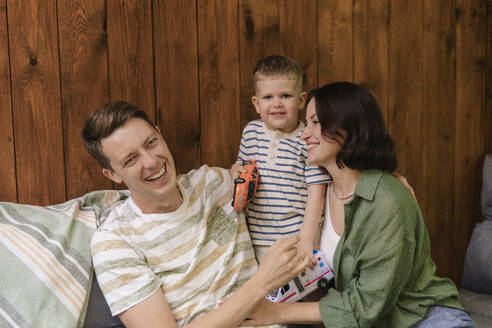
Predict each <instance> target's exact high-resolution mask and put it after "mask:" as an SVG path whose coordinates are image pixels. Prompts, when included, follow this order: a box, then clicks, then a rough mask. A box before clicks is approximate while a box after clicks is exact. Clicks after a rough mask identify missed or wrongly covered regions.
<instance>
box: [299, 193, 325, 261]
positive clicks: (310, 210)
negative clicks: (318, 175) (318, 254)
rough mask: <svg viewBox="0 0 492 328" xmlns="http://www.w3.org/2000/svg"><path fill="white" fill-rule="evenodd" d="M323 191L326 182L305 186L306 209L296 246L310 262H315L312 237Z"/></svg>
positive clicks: (318, 218)
mask: <svg viewBox="0 0 492 328" xmlns="http://www.w3.org/2000/svg"><path fill="white" fill-rule="evenodd" d="M325 193H326V184H312V185H309V186H308V187H307V201H306V210H305V214H304V221H303V223H302V228H301V232H300V234H299V236H300V239H301V240H300V241H299V243H298V246H297V248H298V250H299V253H301V255H303V254H306V255H308V257H309V258H310V259H311V263H312V264H316V261H315V259H314V255H313V248H314V238H315V236H316V231H317V229H318V226H319V221H320V219H321V214H322V212H323V207H324V204H325Z"/></svg>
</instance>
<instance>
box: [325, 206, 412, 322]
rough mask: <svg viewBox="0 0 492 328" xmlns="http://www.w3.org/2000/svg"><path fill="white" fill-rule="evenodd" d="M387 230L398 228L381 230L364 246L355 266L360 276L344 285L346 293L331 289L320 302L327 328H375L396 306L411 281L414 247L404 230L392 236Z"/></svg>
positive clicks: (398, 230) (400, 228)
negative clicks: (386, 246)
mask: <svg viewBox="0 0 492 328" xmlns="http://www.w3.org/2000/svg"><path fill="white" fill-rule="evenodd" d="M396 215H399V214H396ZM398 220H399V219H398V218H396V217H395V218H394V220H391V221H396V222H398ZM388 228H389V229H392V228H395V227H385V228H382V229H385V230H386V231H385V232H384V233H380V234H376V235H375V236H373V238H371V241H372V242H371V243H368V244H364V250H363V252H362V253H363V254H362V256H361V257H360V258H358V259H357V260H356V261H357V262H354V263H352V264H353V266H354V269H355V270H358V274H355V275H354V276H355V277H354V278H353V279H352V280H351V281H348V282H343V284H344V286H345V287H344V288H343V290H342V291H338V290H335V289H333V288H332V289H330V290H329V292H328V294H327V295H326V296H325V297H324V298H322V299H321V301H320V305H319V309H320V313H321V317H322V318H323V322H324V324H325V325H326V326H327V327H373V326H374V325H376V324H377V320H378V318H381V317H384V316H385V315H386V314H388V313H389V312H390V311H391V310H392V308H393V306H394V305H395V304H396V302H397V300H398V298H399V295H400V293H401V292H402V291H403V290H404V288H405V285H406V284H407V282H408V281H409V279H410V272H411V271H412V263H413V257H414V250H415V243H414V242H412V241H411V240H410V239H408V238H407V237H406V236H405V231H404V228H403V226H400V227H399V228H397V229H395V231H392V232H393V233H391V234H388V233H387V232H388V231H387V229H388ZM378 239H379V240H378ZM376 240H378V242H375V241H376ZM370 244H372V246H371V245H370ZM381 245H393V246H389V248H384V247H381ZM342 256H343V255H342Z"/></svg>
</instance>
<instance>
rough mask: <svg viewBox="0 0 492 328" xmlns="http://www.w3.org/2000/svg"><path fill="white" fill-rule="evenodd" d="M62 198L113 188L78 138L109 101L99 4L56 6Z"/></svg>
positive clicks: (87, 1)
mask: <svg viewBox="0 0 492 328" xmlns="http://www.w3.org/2000/svg"><path fill="white" fill-rule="evenodd" d="M58 21H59V35H60V36H59V39H60V70H61V73H62V74H61V90H62V107H63V130H64V141H65V142H64V153H65V161H66V166H65V168H66V178H67V197H68V198H69V199H72V198H75V197H79V196H80V195H83V194H85V193H87V192H90V191H94V190H103V189H111V188H113V183H112V182H111V181H110V180H109V179H107V178H106V177H104V176H103V175H102V173H101V167H100V165H99V164H98V163H97V162H96V161H95V160H94V159H92V158H91V157H90V155H89V154H88V153H87V151H86V150H85V149H84V147H83V145H82V141H81V137H80V133H81V131H82V129H83V126H84V123H85V119H86V118H87V116H88V115H89V113H90V112H92V111H93V110H94V109H95V108H96V107H98V106H100V105H102V104H104V103H107V102H108V101H109V85H108V62H107V59H108V53H107V42H106V41H107V39H106V31H105V3H104V1H103V0H98V1H93V0H78V1H60V2H58Z"/></svg>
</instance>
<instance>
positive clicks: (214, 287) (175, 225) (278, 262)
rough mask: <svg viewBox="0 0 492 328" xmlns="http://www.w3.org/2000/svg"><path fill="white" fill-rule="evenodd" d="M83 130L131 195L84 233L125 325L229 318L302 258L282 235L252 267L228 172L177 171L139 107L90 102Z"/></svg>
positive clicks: (107, 170)
mask: <svg viewBox="0 0 492 328" xmlns="http://www.w3.org/2000/svg"><path fill="white" fill-rule="evenodd" d="M82 138H83V142H84V146H85V147H86V149H87V151H88V152H89V153H90V154H91V155H92V156H93V157H94V158H95V159H96V160H97V161H98V162H99V163H100V164H101V166H102V168H103V169H102V172H103V174H104V175H105V176H106V177H108V178H109V179H111V180H112V181H114V182H116V183H122V182H123V183H125V184H126V186H127V187H128V189H129V190H130V194H131V196H130V197H129V198H128V199H127V200H124V201H121V202H119V203H117V204H115V206H113V208H112V210H111V214H110V215H109V217H108V219H107V220H106V221H105V222H104V223H102V224H101V226H100V227H99V228H98V229H97V231H96V232H95V234H94V237H93V239H92V242H91V249H92V255H93V261H94V267H95V271H96V275H97V279H98V282H99V285H100V286H101V290H102V291H103V294H104V296H105V298H106V300H107V302H108V305H109V307H110V310H111V312H112V314H113V315H118V317H119V318H120V319H121V321H122V322H123V323H124V324H125V326H126V327H178V326H179V327H205V328H206V327H214V328H217V327H237V326H238V325H240V324H241V322H242V321H243V320H244V319H245V318H246V316H247V315H248V313H249V312H251V311H252V310H253V309H254V307H255V305H256V303H257V302H258V301H260V300H262V299H263V298H264V297H265V296H266V295H267V294H268V293H269V292H270V291H271V290H272V289H274V288H276V287H279V286H281V285H283V284H284V283H286V282H287V281H288V280H290V279H291V278H293V276H294V275H295V274H297V273H298V272H300V270H302V269H303V268H304V267H305V265H306V264H307V259H306V260H305V261H303V262H302V263H299V256H298V255H297V252H296V250H295V243H296V239H287V240H283V241H281V242H279V243H277V244H276V245H275V246H274V247H272V251H271V252H269V253H268V254H267V257H266V260H265V263H262V265H261V266H260V267H259V268H257V264H256V261H255V258H254V253H253V249H252V246H251V240H250V237H249V234H248V230H247V227H246V223H245V219H244V215H243V214H242V213H240V212H236V211H234V209H233V208H232V207H231V198H232V192H231V188H232V183H231V178H230V175H229V172H228V171H227V170H225V169H220V168H210V167H207V166H202V167H201V168H199V169H198V170H192V171H190V172H189V173H187V174H184V175H181V176H176V169H175V167H174V160H173V157H172V155H171V153H170V151H169V149H168V147H167V145H166V142H165V141H164V139H163V138H162V136H161V134H160V132H159V129H158V128H157V127H156V126H154V125H153V124H152V122H151V121H150V119H149V118H148V117H147V115H146V114H145V112H143V111H142V110H140V109H139V108H137V107H135V106H133V105H131V104H129V103H126V102H114V103H109V104H105V105H103V106H101V107H99V108H97V109H96V110H95V111H94V112H93V113H92V114H91V115H90V116H89V117H88V119H87V121H86V124H85V127H84V130H83V132H82ZM226 298H227V300H226V301H225V302H224V304H222V305H221V306H219V307H218V308H217V309H215V308H216V305H217V304H218V302H219V301H221V300H223V299H226Z"/></svg>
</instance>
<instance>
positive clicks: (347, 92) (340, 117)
mask: <svg viewBox="0 0 492 328" xmlns="http://www.w3.org/2000/svg"><path fill="white" fill-rule="evenodd" d="M312 98H314V104H315V106H316V114H317V116H318V121H319V124H321V132H322V134H323V135H325V136H327V137H328V138H331V139H333V140H335V141H337V142H338V143H339V144H340V146H341V147H342V148H341V149H340V151H339V152H338V154H337V157H336V162H337V165H338V167H340V168H342V167H344V166H347V167H349V168H351V169H355V170H368V169H379V170H382V171H388V172H391V171H394V170H395V169H396V163H397V161H396V155H395V150H394V145H393V141H392V140H391V137H390V136H389V134H388V131H387V130H386V127H385V125H384V121H383V116H382V114H381V110H380V108H379V106H378V104H377V102H376V100H375V99H374V97H373V96H372V95H371V94H370V93H369V91H367V90H366V89H364V88H363V87H362V86H360V85H357V84H354V83H350V82H336V83H331V84H327V85H325V86H323V87H321V88H317V89H314V90H312V91H311V92H309V94H308V97H307V100H306V105H307V104H308V103H309V101H310V100H311V99H312Z"/></svg>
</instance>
